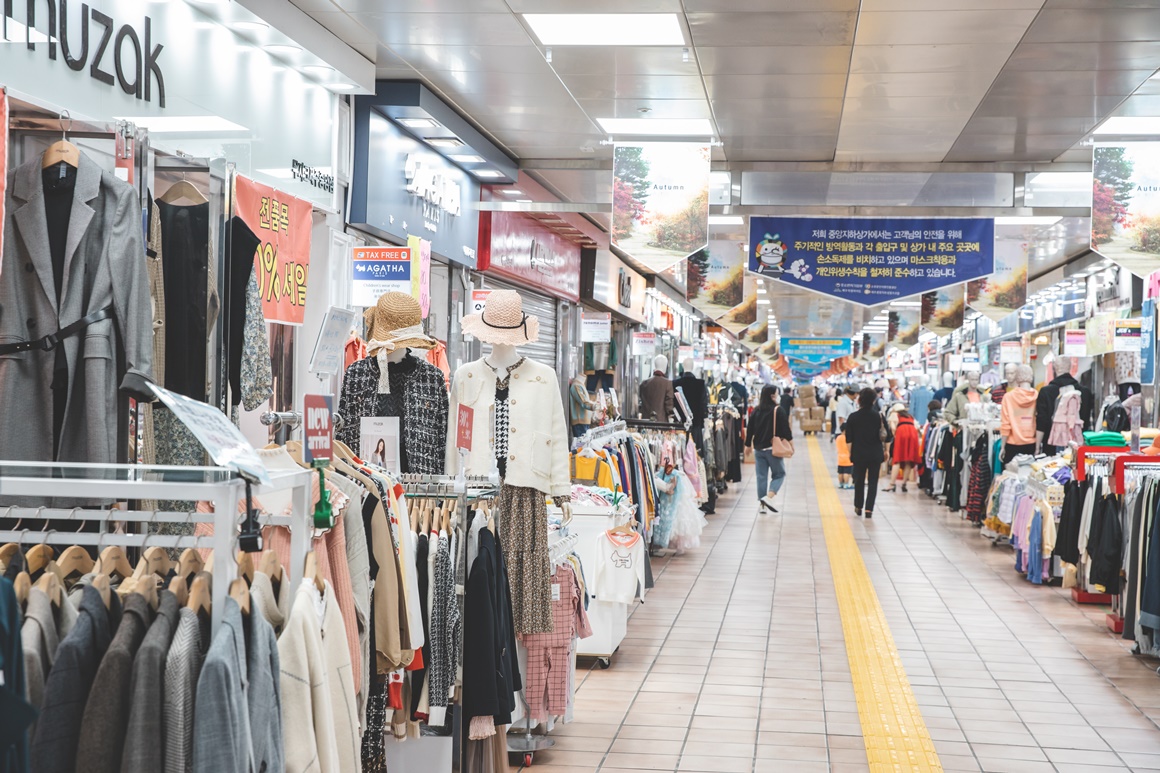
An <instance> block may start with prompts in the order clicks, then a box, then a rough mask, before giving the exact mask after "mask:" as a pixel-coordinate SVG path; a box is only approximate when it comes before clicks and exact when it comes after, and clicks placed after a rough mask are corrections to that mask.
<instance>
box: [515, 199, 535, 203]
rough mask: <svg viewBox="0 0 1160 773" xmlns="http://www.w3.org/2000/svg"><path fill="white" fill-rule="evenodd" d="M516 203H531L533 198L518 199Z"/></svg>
mask: <svg viewBox="0 0 1160 773" xmlns="http://www.w3.org/2000/svg"><path fill="white" fill-rule="evenodd" d="M516 203H517V204H531V203H532V200H531V199H516Z"/></svg>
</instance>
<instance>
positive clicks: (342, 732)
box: [308, 583, 362, 773]
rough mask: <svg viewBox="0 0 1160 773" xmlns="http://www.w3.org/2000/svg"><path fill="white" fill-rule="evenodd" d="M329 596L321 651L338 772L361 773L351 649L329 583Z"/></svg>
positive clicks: (323, 625)
mask: <svg viewBox="0 0 1160 773" xmlns="http://www.w3.org/2000/svg"><path fill="white" fill-rule="evenodd" d="M308 587H309V592H310V593H313V594H317V591H316V590H315V588H314V586H313V585H309V584H308ZM326 594H327V601H326V612H325V613H324V616H323V622H322V650H323V656H324V658H325V660H326V681H327V683H328V684H329V686H330V707H331V711H332V713H333V716H334V730H333V733H332V735H333V740H334V743H335V748H336V750H337V752H338V769H339V770H341V771H342V773H358V771H361V770H362V756H361V754H360V751H361V748H362V740H361V735H360V732H359V713H358V702H357V700H356V699H355V693H354V684H355V680H354V676H353V675H352V674H351V672H350V669H351V665H350V649H349V648H348V647H347V646H346V638H345V637H344V636H343V634H342V630H343V629H342V612H341V611H340V610H339V607H338V604H336V603H334V600H333V599H331V598H330V583H327V584H326Z"/></svg>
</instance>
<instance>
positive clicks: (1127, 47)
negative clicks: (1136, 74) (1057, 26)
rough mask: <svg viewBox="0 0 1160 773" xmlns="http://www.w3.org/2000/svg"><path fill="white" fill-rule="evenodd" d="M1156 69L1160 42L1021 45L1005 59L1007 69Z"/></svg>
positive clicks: (1159, 64)
mask: <svg viewBox="0 0 1160 773" xmlns="http://www.w3.org/2000/svg"><path fill="white" fill-rule="evenodd" d="M1157 67H1160V42H1157V41H1154V40H1148V41H1126V42H1116V43H1091V42H1088V43H1077V42H1074V41H1073V42H1070V43H1022V44H1020V46H1019V47H1018V48H1017V49H1015V53H1014V54H1012V55H1011V58H1010V60H1008V62H1007V65H1006V69H1007V70H1046V71H1054V70H1149V69H1151V70H1155V69H1156V68H1157Z"/></svg>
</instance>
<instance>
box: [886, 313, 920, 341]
mask: <svg viewBox="0 0 1160 773" xmlns="http://www.w3.org/2000/svg"><path fill="white" fill-rule="evenodd" d="M921 320H922V310H921V309H895V310H893V311H891V312H890V313H889V321H888V323H887V336H886V341H887V343H889V344H890V345H891V346H895V347H898V348H899V349H908V348H910V347H911V346H914V345H915V344H917V343H918V332H919V327H920V324H919V323H920V321H921Z"/></svg>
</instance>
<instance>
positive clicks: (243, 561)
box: [237, 550, 254, 588]
mask: <svg viewBox="0 0 1160 773" xmlns="http://www.w3.org/2000/svg"><path fill="white" fill-rule="evenodd" d="M237 563H238V577H239V578H240V579H243V580H245V581H246V587H247V588H249V587H250V586H251V585H253V584H254V558H253V556H251V555H250V554H249V553H243V552H242V551H240V550H239V551H238V558H237Z"/></svg>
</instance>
